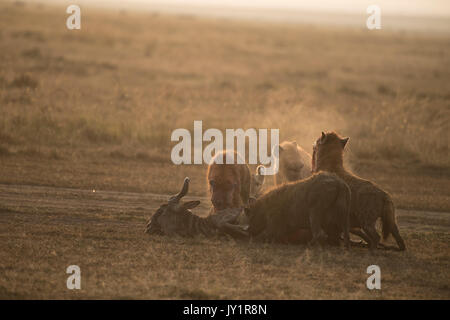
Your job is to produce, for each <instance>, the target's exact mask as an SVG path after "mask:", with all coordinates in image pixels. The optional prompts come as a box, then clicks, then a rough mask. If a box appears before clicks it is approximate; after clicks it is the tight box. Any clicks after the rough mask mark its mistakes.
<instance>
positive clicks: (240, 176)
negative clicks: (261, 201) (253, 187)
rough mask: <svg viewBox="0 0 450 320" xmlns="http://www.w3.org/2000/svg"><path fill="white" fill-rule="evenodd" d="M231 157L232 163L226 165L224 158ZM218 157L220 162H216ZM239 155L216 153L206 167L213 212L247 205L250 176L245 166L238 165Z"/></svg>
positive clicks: (234, 153)
mask: <svg viewBox="0 0 450 320" xmlns="http://www.w3.org/2000/svg"><path fill="white" fill-rule="evenodd" d="M227 156H228V157H233V158H234V163H233V164H227V163H226V162H227V161H226V158H227ZM218 157H220V158H221V160H222V161H220V163H217V162H219V161H216V160H217V158H218ZM238 157H240V155H239V154H238V153H237V152H235V151H230V150H225V151H221V152H219V153H217V154H216V155H215V156H214V158H213V159H212V160H211V163H210V164H209V166H208V172H207V183H208V186H209V191H210V194H211V202H212V205H213V211H214V212H217V211H220V210H224V209H228V208H241V207H244V206H246V205H248V201H249V197H250V184H251V174H250V169H249V167H248V165H247V164H238V163H237V159H238Z"/></svg>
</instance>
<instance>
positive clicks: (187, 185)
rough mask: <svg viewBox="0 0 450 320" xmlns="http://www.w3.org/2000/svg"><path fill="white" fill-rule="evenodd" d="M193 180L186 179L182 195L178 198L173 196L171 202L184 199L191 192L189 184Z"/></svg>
mask: <svg viewBox="0 0 450 320" xmlns="http://www.w3.org/2000/svg"><path fill="white" fill-rule="evenodd" d="M190 181H191V180H190V179H189V177H186V178H184V183H183V188H181V191H180V193H178V194H177V195H176V196H173V197H172V198H170V201H174V202H178V201H180V199H181V198H183V197H184V196H185V195H186V194H187V193H188V191H189V182H190Z"/></svg>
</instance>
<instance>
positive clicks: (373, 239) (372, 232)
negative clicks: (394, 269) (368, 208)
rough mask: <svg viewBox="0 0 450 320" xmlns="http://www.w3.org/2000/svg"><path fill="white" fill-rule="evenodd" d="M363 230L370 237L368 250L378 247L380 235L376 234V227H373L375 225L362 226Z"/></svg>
mask: <svg viewBox="0 0 450 320" xmlns="http://www.w3.org/2000/svg"><path fill="white" fill-rule="evenodd" d="M363 230H364V232H365V233H366V234H367V235H368V236H369V238H370V242H369V248H370V250H371V251H373V250H375V249H376V248H377V247H378V243H379V242H380V235H379V234H378V232H377V229H375V225H367V226H364V227H363Z"/></svg>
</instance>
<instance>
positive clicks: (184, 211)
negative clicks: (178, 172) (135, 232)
mask: <svg viewBox="0 0 450 320" xmlns="http://www.w3.org/2000/svg"><path fill="white" fill-rule="evenodd" d="M189 181H190V180H189V178H187V177H186V178H185V179H184V183H183V187H182V189H181V191H180V192H179V193H178V194H177V195H175V196H173V197H171V198H170V199H169V201H168V202H167V203H166V204H163V205H162V206H160V207H159V209H158V210H156V212H155V213H154V214H153V216H152V218H151V219H150V221H149V223H148V224H147V228H146V230H145V232H147V233H149V234H160V235H173V234H179V235H183V234H184V233H185V232H187V228H186V223H187V220H188V219H189V215H192V212H191V211H190V210H189V209H193V208H195V207H197V206H198V205H199V204H200V201H186V202H183V201H181V198H183V197H184V196H185V195H186V194H187V193H188V190H189Z"/></svg>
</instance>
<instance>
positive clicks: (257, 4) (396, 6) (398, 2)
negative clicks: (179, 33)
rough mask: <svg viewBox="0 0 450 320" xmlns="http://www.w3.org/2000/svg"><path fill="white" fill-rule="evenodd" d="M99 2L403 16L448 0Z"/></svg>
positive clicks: (446, 7)
mask: <svg viewBox="0 0 450 320" xmlns="http://www.w3.org/2000/svg"><path fill="white" fill-rule="evenodd" d="M73 2H74V3H76V2H77V1H73ZM89 2H91V3H92V2H97V3H102V4H110V5H115V6H116V5H120V6H123V7H126V6H135V5H136V4H143V5H144V6H148V5H151V4H155V5H181V6H192V5H194V6H202V7H205V6H206V7H224V6H225V7H230V6H231V7H240V8H242V7H246V8H272V9H273V8H279V9H300V10H308V11H309V10H312V11H332V12H336V13H337V12H344V13H357V12H361V11H363V12H364V11H365V9H366V8H367V7H368V6H369V5H371V4H377V5H379V6H380V7H381V9H382V11H383V12H384V13H385V14H392V15H406V16H423V15H426V16H429V15H440V16H449V17H450V0H369V1H368V0H308V1H302V0H128V1H126V0H90V1H89Z"/></svg>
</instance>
